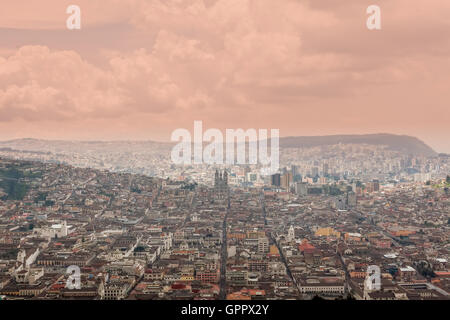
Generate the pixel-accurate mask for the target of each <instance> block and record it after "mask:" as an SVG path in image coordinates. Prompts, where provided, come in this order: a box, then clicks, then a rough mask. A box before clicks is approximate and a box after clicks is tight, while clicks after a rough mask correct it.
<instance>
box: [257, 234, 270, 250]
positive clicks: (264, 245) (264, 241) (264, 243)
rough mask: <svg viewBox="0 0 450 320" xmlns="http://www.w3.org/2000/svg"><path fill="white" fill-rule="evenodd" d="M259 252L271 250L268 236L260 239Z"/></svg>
mask: <svg viewBox="0 0 450 320" xmlns="http://www.w3.org/2000/svg"><path fill="white" fill-rule="evenodd" d="M258 252H259V253H267V252H269V239H268V238H267V237H264V238H259V239H258Z"/></svg>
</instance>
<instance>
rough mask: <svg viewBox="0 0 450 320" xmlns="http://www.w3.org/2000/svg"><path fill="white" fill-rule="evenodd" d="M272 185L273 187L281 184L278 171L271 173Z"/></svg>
mask: <svg viewBox="0 0 450 320" xmlns="http://www.w3.org/2000/svg"><path fill="white" fill-rule="evenodd" d="M272 185H273V186H275V187H279V186H281V175H280V174H279V173H275V174H273V175H272Z"/></svg>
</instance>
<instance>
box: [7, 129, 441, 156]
mask: <svg viewBox="0 0 450 320" xmlns="http://www.w3.org/2000/svg"><path fill="white" fill-rule="evenodd" d="M340 143H341V144H368V145H380V146H381V145H383V146H387V147H388V148H389V149H391V150H395V151H399V152H403V153H405V154H411V155H425V156H437V155H438V153H437V152H435V151H434V150H433V149H432V148H431V147H430V146H428V145H427V144H425V143H424V142H423V141H421V140H420V139H418V138H416V137H412V136H407V135H395V134H389V133H380V134H362V135H328V136H298V137H282V138H280V148H311V147H318V146H330V145H336V144H340ZM174 144H175V143H171V142H157V141H151V140H146V141H137V140H129V141H126V140H118V141H75V140H72V141H71V140H67V141H66V140H43V139H32V138H25V139H14V140H9V141H0V147H3V148H5V147H10V148H13V149H21V150H30V151H32V150H33V151H44V150H45V151H46V149H47V148H48V147H53V148H56V149H65V148H67V147H69V146H70V147H71V148H74V149H79V150H85V151H86V150H89V149H90V150H92V149H98V150H102V149H105V148H106V149H108V148H111V147H117V148H118V149H120V150H124V151H125V150H127V151H133V150H134V149H135V148H150V149H151V148H162V149H169V150H170V149H171V147H172V146H173V145H174Z"/></svg>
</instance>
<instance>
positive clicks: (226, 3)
mask: <svg viewBox="0 0 450 320" xmlns="http://www.w3.org/2000/svg"><path fill="white" fill-rule="evenodd" d="M374 4H375V5H378V6H379V7H380V8H381V30H369V29H368V28H367V26H366V20H367V18H368V17H369V15H368V14H367V13H366V9H367V7H368V6H369V5H374ZM69 5H78V6H79V7H80V9H81V29H80V30H69V29H67V27H66V20H67V18H68V17H69V14H67V13H66V9H67V7H68V6H69ZM449 75H450V1H448V0H427V1H423V0H395V1H392V0H370V1H366V0H341V1H337V0H320V1H317V0H277V1H274V0H107V1H105V0H70V1H68V0H2V1H1V2H0V140H6V139H15V138H25V137H28V138H40V139H76V140H128V139H131V140H132V139H136V140H158V141H169V140H170V136H171V133H172V132H173V131H174V130H176V129H178V128H186V129H188V130H190V131H191V132H192V131H193V123H194V120H201V121H203V126H204V128H205V129H206V128H218V129H221V130H225V129H227V128H229V129H237V128H243V129H249V128H254V129H280V135H281V136H294V135H297V136H301V135H307V136H309V135H328V134H366V133H394V134H406V135H412V136H416V137H418V138H420V139H421V140H423V141H424V142H426V143H427V144H429V145H430V146H431V147H432V148H434V149H435V150H436V151H438V152H448V153H450V142H449V136H450V126H449V123H450V90H449V88H450V77H449Z"/></svg>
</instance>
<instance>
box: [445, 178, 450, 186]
mask: <svg viewBox="0 0 450 320" xmlns="http://www.w3.org/2000/svg"><path fill="white" fill-rule="evenodd" d="M445 182H447V183H448V184H450V176H447V178H446V179H445Z"/></svg>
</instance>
